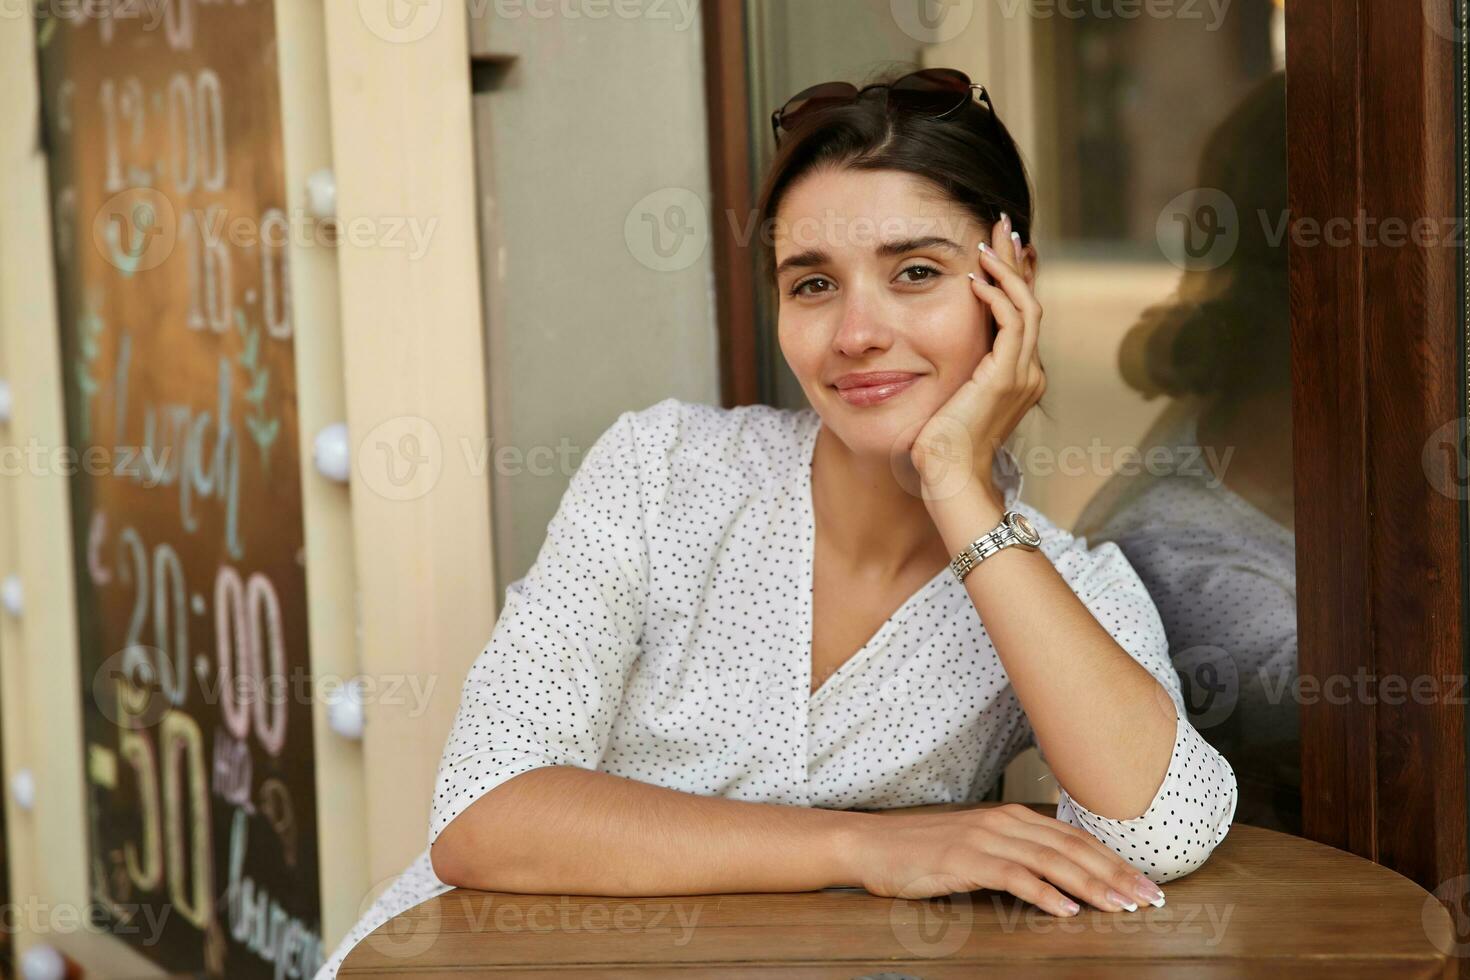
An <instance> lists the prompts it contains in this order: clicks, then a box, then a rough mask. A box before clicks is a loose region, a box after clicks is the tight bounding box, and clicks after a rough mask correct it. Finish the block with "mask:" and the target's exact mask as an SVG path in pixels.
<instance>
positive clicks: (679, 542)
mask: <svg viewBox="0 0 1470 980" xmlns="http://www.w3.org/2000/svg"><path fill="white" fill-rule="evenodd" d="M820 425H821V419H820V416H818V415H817V414H816V412H815V411H813V410H812V409H809V408H808V409H803V410H801V411H789V410H782V409H776V408H772V407H769V406H757V405H751V406H742V407H738V408H733V409H723V408H718V407H715V406H709V405H700V404H695V403H689V402H683V401H679V400H677V399H673V398H667V399H664V400H663V401H661V402H658V403H657V404H655V405H652V406H650V407H648V408H645V409H643V410H641V411H636V412H631V411H630V412H624V413H623V414H622V415H621V416H619V417H618V419H617V421H616V422H615V423H613V425H612V426H610V427H609V428H608V430H607V431H606V432H604V433H603V435H602V436H601V437H599V439H598V440H597V442H596V444H595V445H594V446H593V447H592V449H591V450H590V451H589V452H588V454H587V456H586V458H585V459H584V461H583V463H582V465H581V466H580V467H579V468H578V469H577V471H576V473H575V474H574V475H573V477H572V480H571V483H570V486H569V487H568V490H567V492H566V495H565V496H564V497H563V499H562V502H561V505H560V507H559V508H558V510H557V512H556V514H555V516H554V517H553V518H552V521H551V523H550V525H549V526H548V529H547V535H546V540H545V543H544V544H543V545H542V547H541V550H540V552H539V554H538V555H537V558H536V561H535V563H534V564H533V566H532V568H531V569H530V571H529V572H528V573H527V574H526V576H525V577H524V578H521V579H519V580H517V581H515V582H512V583H510V585H509V586H508V587H507V588H506V599H505V604H504V606H503V608H502V611H501V614H500V617H499V619H498V620H497V622H496V626H495V630H494V632H493V635H492V636H491V638H490V642H489V643H488V644H487V646H486V647H485V649H484V650H483V651H482V652H481V653H480V655H479V657H478V658H477V659H476V661H475V663H474V664H473V666H472V667H471V668H470V671H469V676H468V677H467V678H466V681H465V684H464V689H463V693H462V698H461V703H460V708H459V713H458V715H457V716H456V718H455V721H454V725H453V729H452V731H451V732H450V735H449V738H448V741H447V743H446V745H445V748H444V755H443V758H442V760H441V764H440V769H439V775H438V780H437V785H436V788H435V794H434V799H433V801H432V808H431V815H430V816H431V819H430V827H429V840H430V842H431V843H432V841H433V840H434V839H436V838H437V837H438V835H439V833H440V832H441V831H442V830H443V829H444V828H445V827H446V826H447V825H448V824H449V822H450V821H452V820H453V819H454V818H455V817H456V816H458V815H459V814H460V813H462V812H463V811H464V809H465V808H466V807H468V806H469V805H470V804H471V803H473V802H474V801H475V800H477V799H479V798H480V797H481V796H483V795H484V794H485V793H487V792H489V791H490V790H491V789H493V788H494V787H496V786H498V785H500V784H501V783H503V782H505V781H506V780H508V779H510V778H512V777H514V776H516V775H518V774H520V773H523V772H527V771H529V770H531V769H534V768H537V767H539V766H548V765H574V766H581V767H584V768H589V769H599V770H601V771H605V772H609V773H613V774H615V775H619V776H624V777H627V778H630V779H638V780H642V781H644V782H648V783H653V784H656V785H659V786H665V787H668V788H671V789H676V790H680V791H683V792H688V793H695V794H700V795H707V796H721V797H725V798H729V799H738V800H747V801H752V802H764V803H779V804H786V805H795V806H810V807H824V808H844V809H846V808H862V809H886V808H892V807H903V806H917V805H922V804H930V803H951V802H960V801H966V802H968V801H975V800H979V799H981V798H983V797H984V796H985V795H986V794H987V793H988V791H989V790H990V789H991V787H992V786H993V785H994V783H995V781H996V779H997V778H998V777H999V775H1000V773H1001V772H1002V771H1003V770H1004V768H1005V767H1006V765H1007V764H1008V763H1009V762H1010V761H1011V759H1012V758H1014V757H1015V755H1016V754H1017V753H1019V752H1020V751H1022V750H1023V749H1024V748H1026V747H1027V746H1030V745H1034V744H1035V736H1034V733H1033V732H1032V729H1031V726H1030V723H1029V722H1028V720H1027V718H1026V715H1025V712H1024V711H1023V710H1022V708H1021V705H1020V702H1019V701H1018V700H1017V698H1016V695H1015V693H1014V691H1013V690H1012V688H1011V685H1010V681H1009V679H1008V678H1007V677H1006V674H1005V671H1004V669H1003V668H1002V666H1001V663H1000V660H999V658H998V656H997V655H996V652H995V648H994V647H993V646H992V645H991V643H990V640H989V637H988V636H987V634H986V632H985V627H984V625H983V624H982V623H981V621H980V617H979V614H978V613H977V612H976V610H975V606H974V603H973V602H972V601H971V600H970V597H969V594H968V592H967V591H966V590H965V589H964V586H963V584H962V583H960V582H959V581H958V580H956V579H955V578H954V576H953V575H952V574H951V573H950V572H949V570H948V569H947V568H945V569H943V570H941V572H940V573H939V574H937V575H935V576H934V577H933V578H932V579H931V580H930V581H929V582H927V583H926V584H924V585H923V586H921V587H920V588H919V589H918V590H917V591H916V592H915V593H913V594H912V595H911V596H910V597H909V598H908V599H907V600H906V601H905V602H904V603H903V605H902V606H901V607H900V608H899V609H898V610H897V611H896V612H895V613H894V614H893V615H892V616H891V617H890V618H889V619H888V620H887V621H886V622H885V623H884V624H883V625H882V626H881V627H880V628H879V630H878V631H877V632H876V633H875V634H874V635H873V637H872V638H871V639H870V640H869V641H868V642H867V644H865V645H864V646H863V647H862V648H861V649H860V650H859V651H857V652H856V653H855V654H854V655H853V656H852V657H851V658H850V659H849V660H848V661H847V662H846V663H844V664H843V665H842V666H841V667H840V668H839V669H838V670H837V671H836V672H835V673H833V674H832V675H830V676H829V677H828V678H827V679H826V680H825V681H824V682H823V683H822V685H821V686H820V687H819V688H818V690H817V691H816V692H814V693H813V692H811V690H810V686H811V685H810V677H811V626H812V601H811V584H812V556H813V554H814V527H815V524H814V520H813V512H812V504H811V460H812V452H813V449H814V447H815V444H816V436H817V432H818V430H819V428H820ZM994 475H995V478H996V480H997V485H998V486H1000V487H1002V488H1003V489H1004V493H1005V498H1006V502H1007V504H1008V505H1009V506H1012V507H1014V508H1016V509H1018V510H1020V511H1022V512H1023V513H1025V514H1026V516H1028V517H1029V518H1030V519H1031V520H1032V522H1033V524H1034V525H1035V526H1036V528H1037V530H1038V531H1040V532H1041V534H1042V545H1041V548H1042V550H1043V551H1044V552H1045V553H1046V555H1047V557H1048V558H1049V559H1051V561H1052V562H1053V564H1054V565H1055V566H1056V568H1057V569H1058V571H1059V572H1060V573H1061V574H1062V576H1063V578H1064V579H1065V580H1066V581H1067V582H1068V584H1069V585H1070V586H1071V587H1072V588H1073V590H1074V591H1075V592H1076V593H1077V595H1078V596H1079V598H1081V599H1082V601H1083V602H1084V604H1085V605H1086V606H1087V608H1088V609H1089V610H1090V611H1091V612H1092V613H1093V615H1094V616H1096V617H1097V619H1098V621H1099V622H1100V623H1101V624H1102V625H1103V626H1104V627H1105V628H1106V629H1107V630H1108V632H1109V634H1110V635H1112V636H1113V637H1114V638H1115V639H1116V640H1117V641H1118V643H1119V644H1120V645H1121V646H1123V647H1124V649H1126V650H1127V651H1128V653H1129V654H1130V655H1132V656H1133V657H1135V658H1136V659H1137V660H1138V661H1139V662H1140V663H1141V664H1142V665H1143V666H1144V667H1145V668H1147V669H1148V670H1149V672H1150V673H1151V674H1153V676H1155V677H1156V678H1158V680H1159V681H1160V683H1161V684H1163V685H1164V687H1165V689H1166V690H1168V691H1169V692H1170V695H1171V697H1172V698H1173V699H1174V701H1175V705H1176V708H1177V711H1176V717H1177V718H1178V723H1177V725H1178V727H1177V733H1176V740H1175V746H1174V754H1173V758H1172V761H1171V764H1170V767H1169V770H1168V773H1167V774H1166V775H1165V777H1164V780H1163V782H1162V785H1161V786H1160V787H1159V790H1158V793H1157V795H1156V796H1155V798H1154V800H1153V803H1152V804H1151V805H1150V807H1149V808H1148V810H1147V812H1145V813H1144V814H1143V815H1142V816H1140V817H1137V818H1135V819H1132V820H1112V819H1108V818H1105V817H1101V816H1098V815H1096V814H1093V813H1091V812H1090V811H1088V810H1087V809H1086V808H1084V807H1083V806H1081V805H1080V804H1079V803H1077V802H1076V801H1074V800H1072V799H1071V798H1070V797H1069V796H1068V795H1067V794H1066V792H1065V789H1063V790H1062V797H1061V802H1060V805H1059V807H1058V815H1059V817H1060V818H1061V819H1063V820H1067V821H1068V822H1070V823H1072V824H1074V825H1077V826H1081V827H1084V828H1086V829H1088V830H1089V831H1091V832H1092V833H1093V834H1095V835H1097V836H1098V837H1099V838H1100V839H1101V840H1103V841H1104V842H1106V843H1107V844H1109V845H1110V846H1111V847H1113V848H1114V849H1115V850H1117V851H1118V853H1120V854H1122V855H1123V856H1124V857H1125V858H1126V859H1127V860H1129V861H1130V862H1131V863H1132V864H1133V865H1134V866H1135V867H1136V868H1138V869H1139V870H1141V871H1143V872H1144V873H1145V874H1147V875H1148V876H1149V877H1150V878H1152V879H1154V880H1155V881H1167V880H1169V879H1171V878H1174V877H1177V876H1179V875H1182V874H1185V873H1187V872H1188V871H1191V870H1193V869H1194V868H1196V867H1198V866H1199V865H1200V864H1201V863H1202V862H1203V861H1204V860H1205V858H1206V857H1207V856H1208V855H1209V853H1210V851H1211V849H1212V848H1213V847H1214V846H1215V844H1217V843H1218V842H1219V841H1220V840H1221V839H1223V838H1224V836H1225V833H1226V831H1227V830H1228V828H1229V825H1230V820H1231V816H1232V814H1233V813H1234V808H1235V781H1234V777H1233V774H1232V773H1231V770H1230V767H1229V766H1228V765H1227V764H1226V763H1225V761H1224V760H1223V759H1222V758H1221V757H1220V756H1219V755H1218V753H1216V752H1215V750H1214V749H1213V748H1211V747H1210V746H1209V745H1208V743H1206V742H1205V741H1204V740H1203V739H1201V738H1200V737H1199V735H1198V734H1197V733H1196V732H1195V731H1194V729H1193V728H1191V727H1190V725H1189V723H1188V722H1187V721H1186V720H1185V718H1184V714H1183V702H1182V697H1181V694H1180V689H1179V682H1178V678H1177V677H1176V676H1175V674H1174V672H1173V670H1172V669H1171V667H1170V664H1169V658H1168V645H1167V642H1166V640H1165V636H1164V631H1163V627H1162V625H1161V623H1160V621H1159V616H1158V613H1157V611H1156V610H1155V608H1154V606H1153V603H1152V602H1151V600H1150V599H1149V597H1148V593H1147V592H1146V591H1145V590H1144V588H1143V585H1142V583H1141V582H1140V581H1139V579H1138V576H1137V575H1136V574H1134V572H1133V570H1132V568H1131V567H1130V566H1129V564H1128V562H1127V560H1126V559H1125V558H1124V557H1123V555H1122V553H1121V552H1120V551H1119V550H1118V548H1117V546H1116V545H1113V544H1107V545H1104V546H1102V547H1099V548H1095V549H1089V548H1088V547H1087V544H1086V541H1085V540H1084V539H1080V538H1074V537H1073V536H1072V535H1070V534H1069V533H1067V532H1066V531H1064V530H1061V529H1059V528H1057V527H1056V526H1055V525H1053V524H1052V523H1051V522H1050V521H1049V520H1047V519H1046V518H1045V516H1044V515H1043V514H1041V513H1040V512H1039V511H1037V510H1035V509H1034V508H1032V507H1030V506H1029V505H1027V504H1025V503H1023V502H1021V500H1020V499H1019V498H1020V492H1021V485H1022V477H1021V474H1020V472H1019V467H1018V466H1017V465H1016V462H1015V459H1014V457H1011V456H1010V455H1009V454H1008V453H1007V454H1004V455H1003V458H1002V459H1000V460H998V461H997V464H996V469H995V473H994ZM420 863H421V862H420ZM415 868H418V870H419V871H422V868H420V867H419V863H416V865H415ZM416 878H417V880H418V881H419V883H420V886H421V890H422V896H421V897H420V898H419V899H418V901H423V900H424V899H426V898H428V897H431V896H432V895H433V894H438V893H439V892H440V891H443V890H444V887H446V886H443V885H442V883H437V881H436V880H435V879H433V874H432V868H430V869H429V879H430V880H429V881H424V880H423V877H422V875H421V874H419V875H417V876H416ZM408 890H409V889H405V891H408ZM409 899H410V896H408V895H404V894H399V895H397V896H396V898H395V902H398V903H400V904H401V903H403V902H408V904H404V905H402V907H403V908H407V907H409V906H410V905H411V904H415V903H414V902H412V901H409ZM382 911H384V910H378V909H376V908H375V909H374V910H372V911H371V912H370V914H369V915H368V916H366V917H365V921H366V920H368V919H372V918H375V917H377V916H379V915H381V913H382ZM390 914H391V912H390ZM378 921H383V919H382V918H378ZM360 925H361V923H360ZM354 931H356V930H354ZM349 938H351V937H349ZM346 948H350V947H349V946H347V940H344V949H343V951H345V949H346ZM324 975H325V974H324Z"/></svg>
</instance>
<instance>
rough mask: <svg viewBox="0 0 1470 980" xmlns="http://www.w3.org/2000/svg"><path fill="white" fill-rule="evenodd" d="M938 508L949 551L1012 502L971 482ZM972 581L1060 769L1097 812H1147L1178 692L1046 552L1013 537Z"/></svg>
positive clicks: (1040, 738)
mask: <svg viewBox="0 0 1470 980" xmlns="http://www.w3.org/2000/svg"><path fill="white" fill-rule="evenodd" d="M930 510H931V514H932V516H933V517H934V521H935V524H936V526H937V527H938V529H939V531H940V534H941V535H942V536H943V538H944V540H945V543H946V545H947V546H949V548H950V550H951V552H957V551H959V549H961V548H963V547H965V546H966V545H968V544H969V543H970V542H971V541H972V540H974V538H975V536H976V535H977V534H979V533H980V532H981V531H985V530H989V529H990V528H992V527H994V526H995V525H996V524H997V523H998V522H999V521H1000V517H1001V514H1002V513H1003V512H1004V508H1003V506H1002V505H1001V503H1000V502H999V500H998V499H997V497H996V496H995V495H993V494H992V493H990V492H987V491H986V490H985V489H984V488H983V487H977V486H975V485H973V484H972V486H971V487H970V488H967V489H966V490H964V491H961V492H959V493H956V494H954V495H952V496H951V497H949V498H946V499H945V500H944V501H943V502H937V501H936V502H933V503H932V504H931V507H930ZM965 588H966V590H967V591H968V592H969V594H970V598H971V599H972V601H973V602H974V603H975V608H976V610H977V611H978V612H979V614H980V619H981V621H982V622H983V623H984V624H985V629H986V632H987V634H988V635H989V637H990V640H991V643H993V644H994V646H995V650H996V653H997V655H999V657H1000V661H1001V665H1002V666H1003V667H1005V671H1006V676H1007V677H1009V678H1010V680H1011V684H1012V686H1013V687H1014V688H1015V690H1016V697H1017V698H1018V699H1019V700H1020V702H1021V706H1022V708H1024V709H1025V711H1026V714H1027V716H1028V717H1029V718H1030V719H1031V727H1032V728H1033V729H1034V730H1035V732H1036V739H1037V742H1038V743H1039V744H1040V745H1041V747H1042V749H1043V750H1044V751H1045V753H1046V761H1047V763H1048V764H1049V765H1050V766H1051V768H1052V771H1053V772H1055V773H1056V776H1057V780H1058V781H1059V782H1060V783H1061V784H1062V785H1063V786H1065V787H1066V789H1067V792H1068V794H1069V795H1071V796H1072V797H1073V798H1074V799H1076V800H1077V801H1078V802H1079V803H1081V804H1082V805H1083V806H1085V807H1087V808H1088V809H1089V810H1091V811H1092V812H1094V813H1096V814H1098V815H1100V816H1105V817H1111V818H1114V819H1118V820H1126V819H1130V818H1132V817H1137V816H1139V815H1140V814H1142V813H1143V812H1144V810H1145V808H1146V807H1147V806H1148V804H1149V803H1150V801H1152V799H1153V797H1154V794H1155V793H1156V792H1157V791H1158V788H1159V784H1160V783H1161V782H1162V781H1163V779H1164V775H1165V773H1166V772H1167V770H1168V768H1169V759H1170V755H1171V753H1172V751H1173V748H1174V736H1175V731H1176V725H1177V721H1176V716H1175V713H1174V712H1175V709H1174V702H1173V700H1172V699H1171V698H1170V697H1169V693H1168V692H1167V691H1165V690H1164V688H1163V687H1162V686H1161V685H1160V684H1159V682H1158V681H1156V680H1155V679H1154V677H1153V675H1151V674H1150V673H1149V672H1148V671H1147V670H1145V669H1144V668H1143V666H1142V665H1141V664H1139V663H1138V661H1136V660H1134V659H1133V658H1132V657H1130V656H1129V655H1128V652H1127V651H1126V650H1124V649H1123V648H1122V647H1120V646H1119V645H1118V644H1117V642H1116V641H1114V640H1113V638H1112V637H1111V636H1110V635H1109V634H1108V632H1107V630H1105V629H1104V628H1103V627H1102V625H1101V624H1099V623H1098V621H1097V620H1096V619H1095V618H1094V617H1093V615H1092V613H1091V611H1089V610H1088V608H1087V607H1086V606H1085V605H1084V604H1083V603H1082V600H1081V599H1079V598H1078V597H1077V595H1076V594H1075V593H1074V592H1073V591H1072V590H1071V587H1070V586H1068V584H1067V582H1066V580H1064V579H1063V578H1062V576H1061V574H1060V573H1059V572H1058V571H1057V570H1056V568H1055V567H1053V565H1052V564H1051V562H1050V561H1049V560H1048V559H1047V557H1046V555H1045V554H1043V553H1042V552H1040V551H1036V552H1027V551H1023V550H1021V549H1020V548H1007V549H1005V550H1004V551H1002V552H1000V553H998V554H996V555H994V556H992V557H990V558H987V559H986V560H985V561H983V562H981V563H980V564H979V565H978V566H976V567H975V568H974V570H972V571H971V572H970V573H969V574H967V575H966V576H965Z"/></svg>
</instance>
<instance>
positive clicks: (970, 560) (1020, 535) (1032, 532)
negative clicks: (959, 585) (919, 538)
mask: <svg viewBox="0 0 1470 980" xmlns="http://www.w3.org/2000/svg"><path fill="white" fill-rule="evenodd" d="M1040 544H1041V535H1039V534H1037V533H1036V528H1034V527H1032V526H1031V522H1030V521H1028V520H1027V519H1026V515H1025V514H1022V513H1020V512H1019V511H1014V510H1008V511H1006V512H1005V514H1003V515H1002V516H1001V519H1000V523H999V524H997V525H996V526H995V527H994V529H992V530H990V531H986V532H985V533H984V534H982V535H980V536H979V537H978V538H976V539H975V540H974V541H971V542H970V543H969V544H968V545H966V546H965V548H964V550H962V551H961V552H960V553H959V554H957V555H955V556H954V558H953V559H951V560H950V563H949V570H950V571H951V572H954V577H955V578H957V579H959V580H960V581H961V582H963V581H964V580H965V576H966V575H968V574H969V572H970V569H972V568H974V567H975V566H976V565H978V564H980V563H981V562H982V561H984V560H985V559H987V558H989V557H990V556H991V555H993V554H995V553H996V552H997V551H1000V550H1001V549H1002V548H1009V547H1010V546H1011V545H1015V546H1016V547H1018V548H1021V549H1023V550H1025V551H1035V550H1036V548H1037V546H1038V545H1040Z"/></svg>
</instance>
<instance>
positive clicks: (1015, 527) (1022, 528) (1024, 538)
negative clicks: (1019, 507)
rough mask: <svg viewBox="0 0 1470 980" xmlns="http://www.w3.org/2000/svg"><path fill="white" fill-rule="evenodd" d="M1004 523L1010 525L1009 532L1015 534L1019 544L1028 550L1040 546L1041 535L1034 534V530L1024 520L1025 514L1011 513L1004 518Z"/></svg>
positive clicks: (1029, 523) (1028, 522)
mask: <svg viewBox="0 0 1470 980" xmlns="http://www.w3.org/2000/svg"><path fill="white" fill-rule="evenodd" d="M1006 522H1007V523H1008V524H1010V526H1011V530H1012V531H1014V532H1015V533H1016V537H1017V538H1019V539H1020V542H1021V543H1022V544H1024V545H1026V546H1027V547H1028V548H1034V547H1036V546H1037V545H1039V544H1041V535H1039V534H1037V533H1036V528H1035V527H1033V526H1032V524H1031V522H1030V521H1028V520H1027V519H1026V515H1025V514H1021V513H1018V512H1017V511H1011V512H1010V514H1008V515H1007V516H1006Z"/></svg>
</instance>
